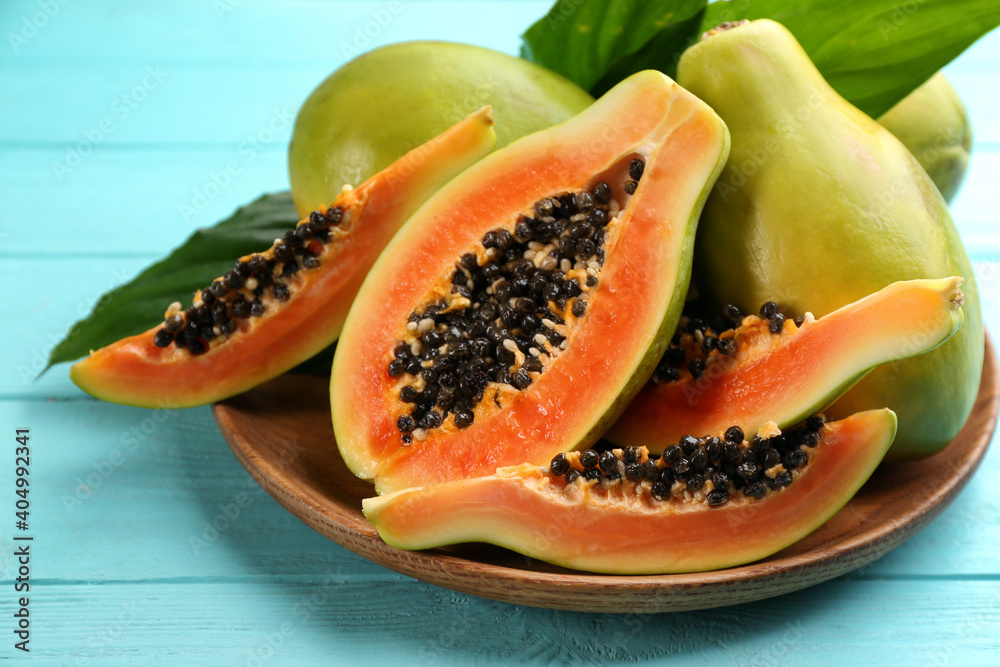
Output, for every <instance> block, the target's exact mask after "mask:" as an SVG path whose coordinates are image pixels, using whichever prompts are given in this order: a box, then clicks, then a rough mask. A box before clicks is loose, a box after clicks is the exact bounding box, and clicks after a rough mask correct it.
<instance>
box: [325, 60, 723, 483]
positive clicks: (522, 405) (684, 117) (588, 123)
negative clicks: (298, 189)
mask: <svg viewBox="0 0 1000 667" xmlns="http://www.w3.org/2000/svg"><path fill="white" fill-rule="evenodd" d="M727 152H728V133H727V131H726V128H725V125H724V124H723V123H722V122H721V121H720V120H719V119H718V117H717V116H716V115H715V114H714V113H713V112H712V111H711V109H709V108H708V107H707V106H706V105H705V104H703V103H702V102H701V101H700V100H698V99H697V98H695V97H694V96H692V95H691V94H689V93H688V92H687V91H685V90H683V89H682V88H680V87H679V86H677V84H675V83H674V82H673V81H671V80H670V79H668V78H667V77H665V76H663V75H662V74H660V73H658V72H652V71H647V72H641V73H639V74H636V75H634V76H632V77H630V78H629V79H627V80H625V81H624V82H622V83H621V84H619V85H618V86H616V87H615V88H614V89H612V90H611V91H610V92H608V93H607V94H606V95H605V96H604V97H602V98H601V99H600V100H598V101H597V102H596V103H595V104H594V105H593V106H591V107H589V108H588V109H587V110H585V111H583V112H582V113H581V114H579V115H578V116H576V117H574V118H573V119H571V120H569V121H567V122H565V123H563V124H562V125H558V126H555V127H553V128H550V129H547V130H543V131H541V132H538V133H536V134H533V135H530V136H528V137H525V138H523V139H520V140H518V141H517V142H515V143H513V144H511V145H509V146H507V147H506V148H504V149H501V150H500V151H497V152H496V153H494V154H493V155H491V156H489V157H488V158H486V159H485V160H483V161H482V162H480V163H478V164H477V165H475V166H474V167H472V168H471V169H469V170H468V171H466V172H464V173H463V174H462V175H461V176H459V177H458V178H456V179H455V180H454V181H452V182H451V183H450V184H449V185H448V186H446V187H445V188H443V189H442V190H441V191H440V192H439V193H438V194H437V195H435V197H433V198H432V199H431V200H430V201H428V203H427V204H426V205H425V206H424V207H423V208H422V209H421V210H420V211H419V212H418V213H417V214H416V215H415V216H414V217H413V218H412V219H411V220H410V221H409V222H408V223H407V224H406V225H405V226H404V227H403V229H401V230H400V232H399V234H398V235H397V236H396V237H395V238H394V239H393V241H392V242H391V243H390V244H389V246H388V247H387V248H386V250H385V252H384V253H383V254H382V256H381V257H380V258H379V260H378V262H377V263H376V264H375V266H374V267H373V268H372V271H371V273H370V274H369V275H368V278H367V279H366V281H365V284H364V285H363V286H362V288H361V290H360V292H359V294H358V298H357V300H356V301H355V303H354V306H353V307H352V308H351V312H350V314H349V315H348V318H347V322H346V324H345V327H344V333H343V336H342V337H341V340H340V342H339V343H338V349H337V353H336V355H335V357H334V363H333V375H332V378H331V406H332V413H333V424H334V428H335V432H336V438H337V444H338V446H339V447H340V452H341V454H342V456H343V458H344V460H345V461H346V463H347V465H348V467H349V468H350V469H351V470H352V471H353V472H354V473H355V474H357V475H359V476H361V477H364V478H368V479H373V480H375V483H376V486H377V488H378V490H379V491H380V492H387V491H391V490H397V489H401V488H406V487H409V486H413V485H415V484H423V483H428V482H438V481H445V480H448V479H454V478H460V477H475V476H479V475H483V474H489V473H491V472H493V471H494V470H496V468H497V467H500V466H506V465H513V464H516V463H521V462H533V463H539V462H544V461H545V460H547V459H549V458H551V457H552V455H553V454H555V453H556V452H560V451H564V450H566V449H572V448H574V447H577V446H586V445H587V444H589V443H592V442H594V441H595V440H596V439H597V438H598V437H599V436H600V434H601V432H602V431H603V430H604V428H606V426H607V425H608V424H609V423H610V422H611V421H613V420H614V418H615V417H617V415H618V414H619V413H620V411H621V410H622V409H623V407H624V405H625V402H626V401H627V400H628V399H629V398H631V396H632V395H633V394H634V393H635V392H636V391H638V389H639V388H640V387H641V385H642V383H643V382H644V381H645V379H646V378H647V377H648V375H649V373H650V370H651V368H652V366H653V365H654V364H655V363H656V360H657V359H659V356H660V354H661V353H662V352H663V350H664V348H665V346H666V344H667V341H668V338H669V335H670V332H672V331H673V329H674V328H675V326H676V323H677V319H678V317H679V315H680V310H681V307H682V305H683V300H684V294H685V293H686V290H687V286H688V281H689V278H690V268H691V253H692V246H693V242H694V233H695V227H696V224H697V220H698V214H699V211H700V210H701V207H702V205H703V203H704V201H705V199H706V197H707V193H708V191H709V189H710V188H711V186H712V184H713V182H714V180H715V178H716V175H717V174H718V173H719V171H720V170H721V168H722V165H723V164H724V163H725V160H726V155H727Z"/></svg>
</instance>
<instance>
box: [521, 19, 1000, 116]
mask: <svg viewBox="0 0 1000 667" xmlns="http://www.w3.org/2000/svg"><path fill="white" fill-rule="evenodd" d="M759 18H770V19H774V20H775V21H778V22H780V23H782V24H784V25H785V27H787V28H788V29H789V30H790V31H791V32H792V34H794V35H795V37H796V39H798V40H799V43H800V44H802V47H803V48H804V49H805V50H806V53H808V54H809V57H810V58H812V60H813V62H814V63H815V64H816V67H817V68H819V70H820V72H822V73H823V76H824V77H826V80H827V81H829V82H830V84H831V85H832V86H833V87H834V88H835V89H836V90H837V92H839V93H840V94H841V95H843V96H844V97H845V98H846V99H847V100H848V101H849V102H851V103H852V104H854V105H855V106H857V107H859V108H860V109H861V110H862V111H864V112H866V113H867V114H868V115H870V116H872V117H873V118H878V117H879V116H881V115H882V114H883V113H885V112H886V111H888V110H889V109H890V108H891V107H892V106H893V105H894V104H896V102H898V101H900V100H901V99H903V98H904V97H906V96H907V95H909V94H910V93H911V92H912V91H913V90H914V89H916V88H917V87H918V86H920V84H922V83H923V82H924V81H926V80H927V79H928V78H930V76H931V75H932V74H934V72H936V71H938V70H939V69H941V68H942V67H944V66H945V65H947V64H948V63H949V62H951V61H952V60H953V59H954V58H955V57H956V56H958V55H959V54H960V53H962V51H964V50H965V49H967V48H968V47H969V46H970V45H971V44H972V43H973V42H975V41H976V40H977V39H979V38H980V37H982V36H983V35H985V34H986V33H988V32H989V31H990V30H992V29H993V28H995V27H997V25H1000V2H998V1H997V0H726V1H724V2H713V3H711V4H709V5H708V7H707V9H706V8H705V3H704V2H700V1H695V0H672V1H665V0H660V1H658V2H639V1H635V2H632V1H629V0H558V1H557V2H556V3H555V5H554V6H553V7H552V9H551V10H550V11H549V13H548V15H546V16H545V18H543V19H541V20H540V21H538V22H537V23H535V24H534V25H533V26H531V28H529V29H528V31H527V32H525V33H524V35H523V36H522V39H523V44H522V47H521V55H522V56H523V57H524V58H527V59H528V60H532V61H534V62H537V63H539V64H540V65H544V66H545V67H548V68H549V69H552V70H555V71H556V72H559V73H560V74H562V75H563V76H566V77H568V78H570V79H572V80H573V81H575V82H576V83H578V84H580V85H581V86H583V87H584V88H587V89H589V90H590V92H591V93H593V94H595V95H600V94H601V93H603V92H604V91H606V90H607V89H608V88H610V87H611V86H613V85H614V84H615V83H617V82H618V81H620V80H621V79H623V78H625V77H627V76H628V75H629V74H632V73H633V72H637V71H639V70H641V69H647V68H654V69H658V70H660V71H661V72H664V73H666V74H668V75H669V76H673V75H674V72H675V71H676V67H677V60H678V59H679V57H680V56H679V54H680V53H681V52H683V50H684V48H685V47H686V46H688V45H690V44H692V43H694V42H695V41H697V39H698V38H699V36H700V35H701V33H703V32H705V31H706V30H708V29H710V28H714V27H715V26H716V25H718V24H720V23H723V22H725V21H736V20H740V19H750V20H753V19H759Z"/></svg>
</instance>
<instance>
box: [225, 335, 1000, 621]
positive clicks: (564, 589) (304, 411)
mask: <svg viewBox="0 0 1000 667" xmlns="http://www.w3.org/2000/svg"><path fill="white" fill-rule="evenodd" d="M998 382H1000V377H998V372H997V358H996V354H995V353H994V351H993V346H992V345H991V344H990V341H989V339H987V342H986V362H985V364H984V367H983V375H982V383H981V384H980V388H979V396H978V399H977V400H976V405H975V408H974V409H973V411H972V415H971V416H970V417H969V420H968V421H967V422H966V424H965V427H964V428H963V429H962V432H961V433H959V435H958V437H956V438H955V440H954V441H952V443H951V444H950V445H949V446H948V447H947V448H946V449H945V450H944V451H942V452H940V453H939V454H937V455H935V456H933V457H930V458H928V459H924V460H922V461H916V462H912V463H903V464H894V465H883V466H881V467H880V468H879V469H878V471H877V472H876V473H875V475H874V476H873V477H872V478H871V479H870V480H869V481H868V483H867V484H865V486H864V487H863V488H862V489H861V491H860V492H859V493H858V494H857V495H856V496H855V497H854V499H853V500H851V502H850V503H848V504H847V505H846V506H845V507H844V508H843V509H841V510H840V512H838V513H837V514H836V515H835V516H834V517H833V518H832V519H830V520H829V521H828V522H827V523H826V524H824V525H823V526H822V527H821V528H820V529H819V530H817V531H815V532H814V533H812V534H811V535H809V536H808V537H806V538H805V539H803V540H801V541H799V542H797V543H796V544H794V545H792V546H790V547H788V548H787V549H785V550H783V551H780V552H778V553H777V554H774V555H773V556H771V557H770V558H767V559H765V560H761V561H757V562H755V563H752V564H750V565H745V566H743V567H736V568H731V569H728V570H719V571H715V572H702V573H696V574H675V575H657V576H608V575H596V574H586V573H581V572H576V571H573V570H567V569H563V568H560V567H556V566H553V565H548V564H546V563H542V562H540V561H536V560H532V559H529V558H525V557H524V556H520V555H518V554H516V553H514V552H511V551H507V550H506V549H501V548H498V547H492V546H489V545H478V544H470V545H460V546H456V547H448V548H441V549H433V550H428V551H402V550H399V549H395V548H393V547H390V546H388V545H387V544H385V543H384V542H383V541H382V540H381V539H380V538H379V536H378V533H377V532H376V531H375V529H374V528H373V527H372V526H371V524H369V523H368V522H367V521H366V520H365V518H364V516H363V515H362V513H361V500H362V499H363V498H366V497H369V496H371V495H372V494H373V489H372V486H371V485H370V484H368V483H367V482H364V481H362V480H360V479H358V478H357V477H355V476H354V475H353V474H352V473H351V472H350V471H349V470H348V469H347V468H346V467H345V466H344V463H343V461H342V460H341V458H340V454H339V453H338V451H337V447H336V445H335V443H334V440H333V429H332V426H331V423H330V406H329V387H328V380H327V379H326V378H316V377H307V376H293V375H285V376H282V377H279V378H277V379H276V380H274V381H272V382H269V383H267V384H265V385H263V386H261V387H258V388H257V389H254V390H252V391H250V392H247V393H246V394H243V395H240V396H236V397H234V398H232V399H230V400H228V401H226V402H224V403H220V404H217V405H215V406H214V408H213V412H214V415H215V420H216V422H217V423H218V425H219V428H220V430H221V431H222V434H223V436H225V438H226V441H227V442H228V443H229V446H230V447H231V448H232V450H233V452H234V453H235V454H236V457H237V458H238V459H239V460H240V463H242V464H243V466H244V467H245V468H246V469H247V471H249V473H250V474H251V475H252V476H253V477H254V479H256V480H257V482H258V483H259V484H260V485H261V486H262V487H263V488H264V489H265V490H266V491H267V492H268V493H269V494H271V496H272V497H274V499H275V500H277V501H278V502H279V503H281V504H282V505H283V506H284V507H285V508H287V509H288V510H289V511H290V512H291V513H292V514H294V515H295V516H297V517H298V518H299V519H301V520H302V521H304V522H305V523H306V524H308V525H309V526H312V527H313V528H314V529H315V530H317V531H319V532H320V533H322V534H323V535H325V536H327V537H328V538H330V539H331V540H333V541H334V542H336V543H337V544H340V545H342V546H344V547H346V548H348V549H350V550H351V551H353V552H355V553H357V554H360V555H361V556H364V557H365V558H368V559H369V560H371V561H374V562H375V563H379V564H380V565H384V566H385V567H388V568H390V569H393V570H396V571H397V572H401V573H403V574H406V575H409V576H411V577H415V578H417V579H420V580H422V581H426V582H429V583H432V584H437V585H439V586H444V587H446V588H450V589H453V590H456V591H461V592H464V593H471V594H473V595H479V596H482V597H487V598H492V599H495V600H502V601H504V602H512V603H515V604H523V605H531V606H536V607H548V608H552V609H570V610H576V611H602V612H661V611H683V610H688V609H707V608H710V607H718V606H723V605H731V604H738V603H742V602H750V601H753V600H760V599H763V598H768V597H772V596H775V595H781V594H782V593H788V592H791V591H795V590H799V589H802V588H806V587H808V586H812V585H814V584H818V583H820V582H823V581H826V580H828V579H832V578H834V577H837V576H839V575H841V574H844V573H846V572H850V571H851V570H854V569H856V568H858V567H861V566H862V565H865V564H867V563H869V562H871V561H873V560H875V559H876V558H878V557H880V556H882V555H883V554H885V553H887V552H889V551H891V550H892V549H894V548H895V547H897V546H899V545H900V544H902V543H903V542H904V541H905V540H906V539H907V538H909V537H910V536H911V535H913V534H914V533H916V532H917V531H918V530H920V529H921V528H922V527H923V526H925V525H926V524H927V523H928V522H930V521H931V519H933V518H934V517H935V516H937V515H938V514H939V513H940V512H941V511H942V510H943V509H944V508H945V507H946V506H947V505H948V503H950V502H951V501H952V499H953V498H955V496H956V495H957V494H958V492H959V491H961V489H962V488H963V487H964V486H965V484H966V482H967V481H968V480H969V478H970V477H971V476H972V474H973V472H975V470H976V467H977V466H978V465H979V462H980V460H981V459H982V458H983V455H984V454H985V452H986V448H987V447H988V446H989V442H990V439H991V437H992V435H993V429H994V427H995V425H996V420H997V409H998V397H1000V387H998ZM942 472H944V473H946V474H942Z"/></svg>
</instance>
